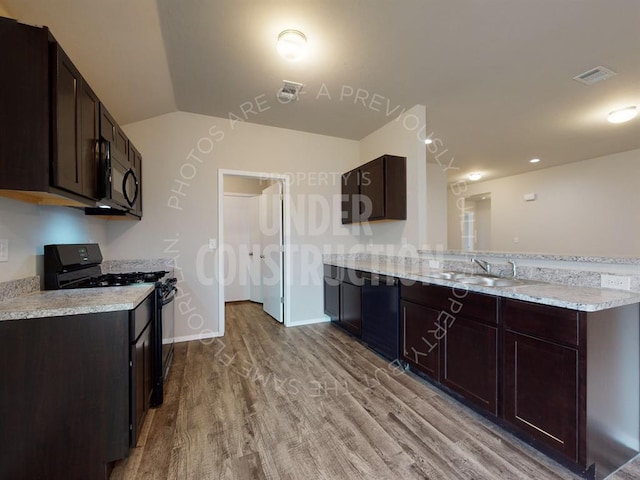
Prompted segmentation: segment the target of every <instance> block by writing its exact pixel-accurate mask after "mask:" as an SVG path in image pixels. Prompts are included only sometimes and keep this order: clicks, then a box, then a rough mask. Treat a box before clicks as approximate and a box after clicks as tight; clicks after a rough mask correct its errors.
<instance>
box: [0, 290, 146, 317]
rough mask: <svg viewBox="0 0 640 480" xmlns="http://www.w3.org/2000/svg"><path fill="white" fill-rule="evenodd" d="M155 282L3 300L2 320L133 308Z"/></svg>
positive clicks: (43, 293)
mask: <svg viewBox="0 0 640 480" xmlns="http://www.w3.org/2000/svg"><path fill="white" fill-rule="evenodd" d="M153 288H154V286H153V284H152V283H139V284H135V285H130V286H126V287H104V288H78V289H73V290H46V291H38V292H35V293H32V294H29V295H24V296H21V297H16V298H12V299H10V300H6V301H4V302H0V321H2V320H20V319H26V318H40V317H58V316H63V315H78V314H83V313H100V312H115V311H118V310H132V309H134V308H136V307H137V306H138V305H139V304H140V303H141V302H142V301H143V300H144V299H145V298H147V296H148V295H149V294H150V293H151V292H153Z"/></svg>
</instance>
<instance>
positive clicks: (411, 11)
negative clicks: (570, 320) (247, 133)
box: [0, 0, 640, 180]
mask: <svg viewBox="0 0 640 480" xmlns="http://www.w3.org/2000/svg"><path fill="white" fill-rule="evenodd" d="M0 3H1V4H2V5H4V6H5V7H6V9H7V10H8V12H9V13H10V14H11V15H12V16H14V17H16V18H18V19H19V20H21V21H24V22H26V23H32V24H40V25H47V26H49V27H50V28H51V31H52V32H53V34H54V35H55V36H56V38H57V39H58V40H59V41H60V43H61V44H62V46H63V47H64V49H65V50H66V51H67V53H69V55H70V56H71V58H72V59H73V60H74V62H75V63H76V65H77V66H78V68H79V69H80V71H81V72H83V75H84V76H85V77H86V78H87V80H88V81H89V83H90V84H91V85H92V86H93V88H94V90H96V92H97V93H98V95H99V96H100V97H101V99H103V101H104V102H105V103H106V104H107V106H108V107H109V109H110V110H111V111H112V113H113V114H114V116H115V117H116V118H117V119H118V121H119V122H120V123H122V124H126V123H130V122H135V121H139V120H143V119H145V118H149V117H153V116H156V115H160V114H163V113H167V112H171V111H176V110H181V111H188V112H194V113H200V114H205V115H212V116H218V117H224V118H228V117H229V116H230V115H231V116H232V117H233V118H234V119H237V118H238V117H239V118H242V119H246V120H247V121H250V122H254V123H259V124H265V125H272V126H278V127H284V128H291V129H296V130H303V131H308V132H314V133H320V134H325V135H332V136H337V137H344V138H351V139H361V138H363V137H364V136H366V135H367V134H369V133H371V132H372V131H374V130H375V129H376V128H378V127H380V126H382V125H384V124H385V123H388V122H389V121H390V120H392V119H393V118H395V117H396V116H397V115H398V113H400V112H401V111H402V109H405V108H411V107H412V106H413V105H415V104H423V105H425V106H426V108H427V122H428V124H427V133H428V134H430V133H433V137H434V138H436V139H437V142H436V144H434V145H432V146H431V147H430V149H431V151H432V152H433V154H432V155H431V159H433V158H434V157H435V155H437V154H439V155H440V157H439V158H440V160H441V162H443V163H444V162H446V163H450V162H451V161H452V160H453V162H454V163H453V164H454V166H457V167H458V168H459V170H451V171H450V179H452V180H453V179H456V178H458V177H459V176H460V175H462V174H465V173H468V172H469V171H481V172H483V173H485V175H486V176H487V178H495V177H499V176H505V175H510V174H514V173H520V172H524V171H528V170H532V169H539V168H544V167H549V166H552V165H557V164H561V163H568V162H573V161H578V160H583V159H587V158H593V157H597V156H601V155H606V154H610V153H615V152H620V151H625V150H632V149H636V148H640V119H636V120H635V121H632V122H630V123H628V124H621V125H612V124H609V123H608V122H607V121H606V114H607V113H608V112H609V111H611V110H614V109H616V108H620V107H623V106H627V105H638V106H639V107H640V53H639V52H640V28H638V25H639V24H640V2H638V1H637V0H562V1H558V0H537V1H535V2H533V1H531V2H526V1H514V0H483V1H480V0H401V1H390V0H304V1H302V0H261V1H257V0H157V1H156V0H134V1H132V0H108V1H104V0H56V1H51V0H0ZM288 28H295V29H298V30H301V31H303V32H304V33H305V34H306V36H307V38H308V40H309V46H310V52H309V54H308V55H307V57H306V58H305V59H304V60H302V61H299V62H296V63H292V62H287V61H285V60H283V59H282V58H280V57H279V56H278V54H277V53H276V49H275V41H276V38H277V35H278V33H279V32H280V31H282V30H285V29H288ZM599 65H602V66H605V67H607V68H610V69H612V70H614V71H615V72H617V73H618V75H616V76H614V77H612V78H610V79H608V80H606V81H603V82H600V83H597V84H595V85H592V86H585V85H582V84H580V83H577V82H576V81H574V80H572V77H574V76H575V75H578V74H580V73H582V72H585V71H586V70H589V69H590V68H592V67H595V66H599ZM283 80H292V81H297V82H301V83H303V84H304V88H303V90H302V94H301V95H300V99H299V100H298V101H296V102H290V103H288V104H282V103H280V102H278V101H277V99H276V96H275V94H276V91H277V90H278V89H279V87H280V86H281V84H282V81H283ZM390 153H393V152H390ZM533 157H539V158H541V159H542V161H541V162H540V163H539V164H537V165H531V164H529V163H528V160H529V159H531V158H533Z"/></svg>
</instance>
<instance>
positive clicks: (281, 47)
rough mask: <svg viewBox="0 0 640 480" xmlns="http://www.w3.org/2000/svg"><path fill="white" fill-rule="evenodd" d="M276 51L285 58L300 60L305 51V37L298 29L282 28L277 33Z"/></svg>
mask: <svg viewBox="0 0 640 480" xmlns="http://www.w3.org/2000/svg"><path fill="white" fill-rule="evenodd" d="M278 53H279V54H280V56H281V57H282V58H284V59H286V60H291V61H293V62H295V61H297V60H300V59H301V58H303V57H304V56H305V54H306V53H307V37H306V36H305V35H304V33H302V32H301V31H299V30H284V31H282V32H280V35H278Z"/></svg>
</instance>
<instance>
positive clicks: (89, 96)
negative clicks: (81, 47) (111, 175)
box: [78, 80, 100, 200]
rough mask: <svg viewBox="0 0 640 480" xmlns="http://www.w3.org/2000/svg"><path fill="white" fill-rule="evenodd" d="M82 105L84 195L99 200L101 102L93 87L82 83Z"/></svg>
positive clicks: (81, 140)
mask: <svg viewBox="0 0 640 480" xmlns="http://www.w3.org/2000/svg"><path fill="white" fill-rule="evenodd" d="M79 103H80V131H79V133H78V136H79V138H80V164H81V171H82V194H83V195H84V196H85V197H88V198H93V199H96V200H98V199H99V198H100V195H99V194H100V186H99V184H98V179H99V176H100V170H99V146H98V139H99V137H100V130H99V128H100V101H99V100H98V97H97V96H96V94H95V93H93V90H91V87H89V85H88V84H87V82H85V81H84V80H83V81H82V83H81V85H80V91H79Z"/></svg>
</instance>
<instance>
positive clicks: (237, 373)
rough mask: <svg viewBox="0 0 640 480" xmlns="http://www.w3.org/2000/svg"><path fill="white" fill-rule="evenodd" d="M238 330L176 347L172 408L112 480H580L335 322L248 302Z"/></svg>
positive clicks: (630, 474) (231, 310) (238, 311)
mask: <svg viewBox="0 0 640 480" xmlns="http://www.w3.org/2000/svg"><path fill="white" fill-rule="evenodd" d="M226 330H227V333H226V335H225V337H224V338H219V339H211V340H210V341H208V343H204V342H199V341H194V342H188V343H181V344H177V345H176V350H175V358H174V364H173V367H172V370H171V373H170V375H169V379H168V382H167V384H166V390H167V392H166V398H165V402H164V405H163V406H162V407H161V408H159V409H156V410H152V411H151V413H150V415H149V417H148V418H147V420H146V422H145V425H144V429H143V432H142V436H141V441H140V443H139V446H138V447H136V448H135V449H132V450H131V454H130V456H129V458H128V459H127V460H125V461H123V462H119V464H118V465H117V466H116V468H115V469H114V471H113V473H112V475H111V480H133V479H135V480H145V479H149V480H152V479H153V480H164V479H171V480H173V479H176V480H184V479H189V480H200V479H201V480H205V479H206V480H209V479H216V480H217V479H254V478H255V479H304V480H314V479H349V480H353V479H367V480H371V479H375V480H380V479H394V480H396V479H403V480H404V479H424V478H428V479H446V480H449V479H475V480H480V479H487V480H496V479H523V480H525V479H526V480H529V479H537V480H547V479H549V480H552V479H574V478H578V477H576V476H574V475H572V474H571V473H570V472H568V471H567V470H565V469H563V468H562V467H560V466H559V465H557V464H556V463H554V462H552V461H551V460H549V459H547V458H546V457H544V456H542V455H541V454H539V453H537V452H536V451H535V450H533V449H531V448H530V447H528V446H527V445H525V444H523V443H522V442H519V441H518V440H516V439H515V438H513V437H512V436H510V435H508V434H506V433H504V432H502V431H501V430H500V429H498V428H497V427H495V426H494V425H492V424H491V423H490V422H488V421H487V420H485V419H484V418H482V417H480V416H478V415H477V414H475V413H474V412H472V411H470V410H469V409H467V408H466V407H464V406H461V405H460V404H459V403H457V402H456V401H454V400H451V399H449V398H448V397H447V396H445V395H444V394H441V393H440V392H439V391H438V390H436V389H435V388H433V387H432V386H430V385H428V384H425V383H424V382H423V381H421V380H419V379H417V378H416V377H414V376H413V375H411V374H406V373H402V374H399V373H398V371H396V370H393V369H390V368H389V366H388V364H387V362H386V361H385V360H383V359H381V358H380V357H378V356H377V355H376V354H374V353H372V352H371V351H369V350H368V349H367V348H366V347H364V346H362V345H361V344H359V343H358V342H357V341H355V340H353V339H352V338H351V337H349V336H348V335H347V334H345V333H343V332H342V331H340V330H339V329H338V328H336V327H334V326H332V325H329V324H318V325H311V326H305V327H296V328H284V327H282V326H281V325H279V324H277V323H276V322H275V321H273V320H272V319H271V318H270V317H268V316H267V315H266V314H264V313H263V312H262V310H261V307H260V306H259V305H256V304H251V303H236V304H232V305H229V306H227V309H226ZM610 478H611V479H612V480H613V479H615V480H631V479H638V478H640V461H639V460H636V461H635V462H634V463H632V464H630V465H628V466H627V467H626V468H625V469H623V470H622V471H620V472H618V473H617V474H616V475H615V476H612V477H610Z"/></svg>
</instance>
